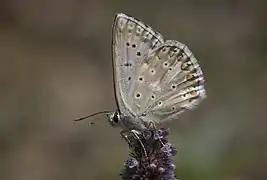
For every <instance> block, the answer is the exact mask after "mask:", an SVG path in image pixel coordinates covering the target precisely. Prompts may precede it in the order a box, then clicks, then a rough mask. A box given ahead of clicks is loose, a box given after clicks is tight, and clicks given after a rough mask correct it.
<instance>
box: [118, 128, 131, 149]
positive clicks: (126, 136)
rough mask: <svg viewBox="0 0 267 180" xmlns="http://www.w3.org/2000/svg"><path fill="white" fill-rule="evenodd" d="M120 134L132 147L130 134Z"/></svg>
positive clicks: (123, 132) (122, 132) (124, 132)
mask: <svg viewBox="0 0 267 180" xmlns="http://www.w3.org/2000/svg"><path fill="white" fill-rule="evenodd" d="M120 134H121V137H122V138H123V139H124V140H125V141H127V143H128V144H129V146H131V141H130V139H129V138H128V132H127V131H121V132H120Z"/></svg>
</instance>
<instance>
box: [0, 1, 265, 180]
mask: <svg viewBox="0 0 267 180" xmlns="http://www.w3.org/2000/svg"><path fill="white" fill-rule="evenodd" d="M119 12H123V13H126V14H130V15H132V16H135V17H136V18H138V19H141V20H142V21H144V22H145V23H147V24H149V25H151V26H152V27H153V28H154V29H156V30H158V31H159V32H160V33H162V34H163V35H164V37H165V39H176V40H179V41H181V42H183V43H185V44H186V45H188V47H189V48H190V49H191V50H192V51H193V53H194V54H195V56H196V57H197V59H198V61H199V63H200V65H201V67H202V69H203V72H204V76H205V79H206V89H207V95H208V98H207V99H206V100H205V101H204V102H203V103H201V105H200V106H199V108H197V109H196V110H194V111H191V112H187V113H184V114H183V115H182V116H181V117H180V119H179V120H177V121H175V122H170V123H167V124H165V126H166V127H171V135H170V136H169V139H170V141H171V142H172V144H173V145H174V146H176V147H178V148H179V149H178V154H177V155H176V156H175V159H174V160H175V164H176V165H177V175H178V178H179V179H180V180H266V179H267V172H266V168H267V153H266V150H267V142H266V138H267V121H266V117H267V112H266V111H267V110H266V100H267V93H266V90H267V70H266V68H267V67H266V66H267V59H266V58H267V34H266V30H267V25H266V19H267V13H266V12H267V3H266V1H263V0H262V1H260V0H258V1H252V0H231V1H230V0H224V1H215V0H214V1H212V0H203V1H198V0H177V1H174V0H173V1H167V0H166V1H163V0H162V1H156V0H154V1H141V0H135V1H126V0H119V1H108V0H97V1H89V0H87V1H85V0H64V1H63V0H1V1H0V63H1V64H0V179H1V180H17V179H19V180H48V179H49V180H72V179H76V180H85V179H86V180H90V179H94V180H95V179H99V180H102V179H103V180H104V179H110V180H112V179H114V180H115V179H119V172H120V170H121V169H122V167H123V163H124V160H125V159H126V157H127V150H128V148H127V145H126V143H125V142H124V141H123V140H122V139H121V138H120V136H119V129H114V128H112V127H111V126H110V125H109V124H108V122H107V119H106V117H97V118H95V119H94V120H95V121H96V124H95V125H94V126H93V127H88V126H87V122H86V121H85V122H81V123H76V124H75V125H73V124H72V120H73V119H74V118H76V117H80V116H83V115H86V114H90V113H93V112H97V111H101V110H115V109H116V107H115V101H114V97H113V85H112V65H111V52H110V49H111V47H110V46H111V25H112V22H113V18H114V16H115V14H116V13H119Z"/></svg>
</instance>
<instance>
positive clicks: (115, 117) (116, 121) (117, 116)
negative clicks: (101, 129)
mask: <svg viewBox="0 0 267 180" xmlns="http://www.w3.org/2000/svg"><path fill="white" fill-rule="evenodd" d="M113 121H114V122H115V123H118V122H119V114H118V113H117V112H116V113H115V114H114V116H113Z"/></svg>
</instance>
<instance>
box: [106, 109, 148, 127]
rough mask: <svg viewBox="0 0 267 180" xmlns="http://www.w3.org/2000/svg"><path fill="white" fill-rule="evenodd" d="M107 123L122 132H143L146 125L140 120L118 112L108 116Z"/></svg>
mask: <svg viewBox="0 0 267 180" xmlns="http://www.w3.org/2000/svg"><path fill="white" fill-rule="evenodd" d="M108 117H109V119H108V121H109V123H110V124H111V125H112V126H113V127H120V128H122V129H123V130H133V129H134V130H143V129H145V128H146V125H145V124H144V123H143V122H142V121H141V120H140V119H137V118H135V119H133V117H130V116H125V115H123V114H122V113H121V112H119V111H115V112H113V113H110V114H108Z"/></svg>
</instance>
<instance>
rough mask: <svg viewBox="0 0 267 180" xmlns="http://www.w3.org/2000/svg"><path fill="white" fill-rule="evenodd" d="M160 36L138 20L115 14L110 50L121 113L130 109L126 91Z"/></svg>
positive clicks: (161, 39)
mask: <svg viewBox="0 0 267 180" xmlns="http://www.w3.org/2000/svg"><path fill="white" fill-rule="evenodd" d="M163 42H164V41H163V37H162V36H161V34H159V33H158V32H156V31H154V30H153V29H152V28H151V27H149V26H147V25H145V24H144V23H142V22H141V21H139V20H137V19H135V18H133V17H130V16H127V15H125V14H118V15H117V16H116V17H115V20H114V23H113V32H112V52H113V71H114V81H115V82H114V85H115V93H116V94H115V96H116V101H117V106H118V107H119V110H120V111H121V112H122V113H123V114H124V115H127V113H128V114H129V111H130V113H131V114H135V113H134V112H131V106H132V104H131V102H129V92H130V89H131V86H132V81H133V79H136V73H137V69H138V68H139V66H140V63H141V62H142V61H143V59H144V57H145V56H146V55H147V54H148V53H149V51H152V50H153V49H155V48H156V47H157V46H159V45H160V44H162V43H163Z"/></svg>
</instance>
